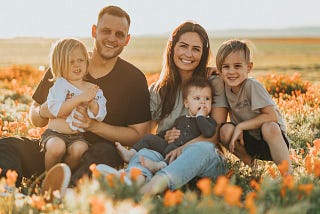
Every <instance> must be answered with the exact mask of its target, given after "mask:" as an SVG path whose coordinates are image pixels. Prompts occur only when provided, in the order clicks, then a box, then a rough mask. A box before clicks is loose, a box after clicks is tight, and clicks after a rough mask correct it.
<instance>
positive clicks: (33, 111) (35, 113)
mask: <svg viewBox="0 0 320 214" xmlns="http://www.w3.org/2000/svg"><path fill="white" fill-rule="evenodd" d="M45 104H46V103H45ZM46 107H47V105H43V107H42V106H41V105H40V104H39V103H37V102H35V101H33V102H32V104H31V107H30V110H29V119H30V121H31V123H32V124H33V125H34V126H36V127H44V126H46V125H47V124H48V121H49V117H47V112H46V110H45V108H46ZM46 109H47V111H48V112H49V110H48V108H46Z"/></svg>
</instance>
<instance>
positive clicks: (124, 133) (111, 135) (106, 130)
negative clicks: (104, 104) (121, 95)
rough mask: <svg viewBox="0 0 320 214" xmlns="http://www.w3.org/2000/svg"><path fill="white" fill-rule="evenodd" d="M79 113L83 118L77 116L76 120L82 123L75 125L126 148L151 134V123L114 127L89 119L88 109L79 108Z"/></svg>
mask: <svg viewBox="0 0 320 214" xmlns="http://www.w3.org/2000/svg"><path fill="white" fill-rule="evenodd" d="M77 111H78V112H79V113H81V114H82V115H83V117H79V116H78V115H75V118H76V119H78V120H79V121H81V123H74V124H73V125H75V126H78V127H80V128H84V129H85V130H86V131H90V132H93V133H95V134H96V135H99V136H101V137H103V138H105V139H107V140H109V141H111V142H121V144H123V145H125V146H132V145H133V144H135V143H136V142H137V141H138V140H139V139H140V138H141V137H143V136H144V135H145V134H148V133H150V132H151V121H147V122H144V123H139V124H134V125H129V126H128V127H123V126H113V125H110V124H107V123H104V122H99V121H96V120H94V119H91V118H89V116H88V115H87V112H86V108H84V107H82V106H79V107H78V108H77Z"/></svg>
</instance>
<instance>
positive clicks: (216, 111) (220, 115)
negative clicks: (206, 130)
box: [166, 107, 228, 163]
mask: <svg viewBox="0 0 320 214" xmlns="http://www.w3.org/2000/svg"><path fill="white" fill-rule="evenodd" d="M227 116H228V109H227V108H225V107H214V108H212V111H211V117H212V118H213V119H214V120H215V121H216V123H217V126H216V131H215V133H216V134H215V135H213V136H212V137H211V138H205V137H203V136H202V135H200V136H199V137H196V138H193V139H192V140H190V141H188V142H187V143H185V144H183V145H182V146H180V147H178V148H177V149H175V150H173V151H171V152H170V153H168V154H167V155H166V159H167V160H168V161H169V163H171V162H172V161H174V160H175V159H176V158H177V157H178V156H179V155H180V154H181V152H182V149H183V148H184V147H185V146H187V145H190V144H192V143H196V142H213V143H214V144H218V143H219V136H218V133H219V128H220V126H221V123H224V122H226V120H227Z"/></svg>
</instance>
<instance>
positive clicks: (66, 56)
mask: <svg viewBox="0 0 320 214" xmlns="http://www.w3.org/2000/svg"><path fill="white" fill-rule="evenodd" d="M75 48H80V50H81V52H82V53H83V55H84V56H85V60H86V62H87V68H88V65H89V55H88V51H87V48H86V46H85V45H84V43H83V42H81V41H80V40H78V39H75V38H65V39H60V40H58V41H57V42H56V43H55V44H54V45H53V46H52V48H51V52H50V68H51V73H52V76H53V79H52V80H56V79H57V78H58V77H63V74H64V73H65V72H66V71H68V70H69V69H70V63H69V61H70V55H71V52H72V51H73V50H74V49H75Z"/></svg>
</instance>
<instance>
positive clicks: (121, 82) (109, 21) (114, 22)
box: [0, 6, 151, 184]
mask: <svg viewBox="0 0 320 214" xmlns="http://www.w3.org/2000/svg"><path fill="white" fill-rule="evenodd" d="M129 27H130V17H129V15H128V14H127V13H126V12H125V11H124V10H122V9H121V8H119V7H116V6H108V7H105V8H103V9H102V10H101V11H100V13H99V16H98V21H97V24H96V25H93V26H92V38H93V39H94V49H93V52H92V54H91V58H90V62H89V66H88V75H87V77H86V80H87V81H89V82H92V83H94V84H97V85H98V86H99V87H100V89H102V91H103V93H104V96H105V97H106V99H107V116H106V118H105V119H104V120H103V121H102V122H98V121H95V120H93V119H90V118H89V117H88V115H87V113H86V109H85V108H83V107H79V108H78V112H79V113H81V115H82V116H81V117H77V119H78V120H79V121H80V122H81V123H75V124H74V125H75V126H78V127H80V128H83V129H85V130H86V131H87V132H86V133H85V137H86V139H87V140H88V141H89V142H90V143H91V144H92V146H91V147H90V148H89V150H88V152H87V153H86V154H85V155H84V157H83V158H82V160H81V162H80V167H79V168H78V169H77V170H75V171H74V172H73V175H72V178H71V181H72V182H73V184H75V182H76V181H77V180H78V179H79V178H80V177H82V176H83V174H89V166H90V165H91V164H92V163H96V164H99V163H105V164H107V165H110V166H113V167H119V166H121V165H122V164H123V161H122V159H121V157H120V156H119V154H118V153H117V150H116V148H115V145H114V142H121V143H122V144H124V145H127V146H131V145H133V144H134V143H135V142H136V141H138V140H139V139H140V138H141V137H142V136H143V135H145V134H146V133H148V132H149V120H150V119H151V115H150V108H149V91H148V87H147V82H146V78H145V76H144V74H143V73H142V72H141V71H140V70H139V69H137V68H136V67H134V66H133V65H131V64H130V63H128V62H126V61H125V60H123V59H121V58H120V57H119V55H120V53H121V52H122V50H123V48H124V47H125V46H126V45H127V44H128V43H129V40H130V34H129ZM51 78H52V76H51V72H50V71H47V72H46V74H45V75H44V77H43V79H42V80H41V82H40V84H39V85H38V87H37V89H36V90H35V93H34V95H33V99H34V102H33V104H32V106H31V108H30V119H31V121H32V123H33V124H34V125H36V126H40V127H41V126H45V125H46V124H47V122H48V119H49V118H53V116H52V115H51V114H50V112H49V110H48V106H47V103H46V99H47V95H48V91H49V88H50V87H51V86H52V82H51V81H50V79H51ZM11 141H12V140H11ZM2 143H4V142H1V140H0V145H1V144H2ZM7 144H8V143H7ZM71 146H72V145H71ZM33 147H35V145H32V148H33ZM70 149H72V147H71V148H70ZM25 152H26V153H27V152H28V151H25ZM37 156H39V157H40V156H41V158H42V159H43V154H40V153H39V154H38V153H37ZM15 158H16V159H19V158H20V157H15ZM30 158H33V157H30ZM41 158H40V159H41ZM38 160H39V158H38ZM20 161H21V162H24V160H20ZM16 162H18V161H16ZM43 162H44V161H43ZM1 163H2V160H1V158H0V167H2V168H5V169H6V168H8V167H6V166H4V165H3V164H1ZM35 164H36V165H38V167H37V168H36V170H33V171H35V173H38V172H40V171H41V170H43V163H37V162H35ZM10 167H11V168H12V169H14V170H16V169H17V170H19V169H20V168H21V167H20V166H19V164H18V163H17V164H16V166H12V165H10ZM27 171H28V174H31V172H30V169H28V170H27ZM18 173H19V171H18ZM20 173H22V175H23V176H24V170H20Z"/></svg>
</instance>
